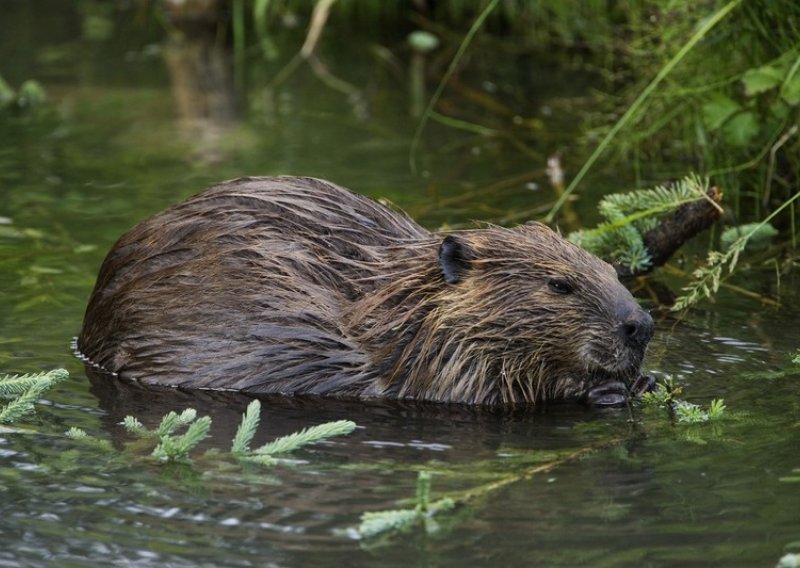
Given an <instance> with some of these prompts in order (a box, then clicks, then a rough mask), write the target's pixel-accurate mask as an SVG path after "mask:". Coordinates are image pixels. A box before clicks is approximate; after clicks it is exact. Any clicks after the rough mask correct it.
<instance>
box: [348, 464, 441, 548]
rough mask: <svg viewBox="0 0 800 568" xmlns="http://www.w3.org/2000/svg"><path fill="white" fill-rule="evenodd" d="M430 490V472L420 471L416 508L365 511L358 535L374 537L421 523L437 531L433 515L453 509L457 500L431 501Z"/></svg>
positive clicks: (400, 530)
mask: <svg viewBox="0 0 800 568" xmlns="http://www.w3.org/2000/svg"><path fill="white" fill-rule="evenodd" d="M430 491H431V474H430V472H427V471H421V472H419V475H418V476H417V491H416V502H415V506H414V508H413V509H393V510H388V511H376V512H367V513H364V514H362V515H361V524H360V525H359V526H358V528H357V529H356V531H357V532H358V535H359V536H360V537H361V538H372V537H375V536H378V535H381V534H384V533H389V532H405V531H408V530H410V529H411V528H413V527H415V526H419V525H421V526H423V527H424V529H425V531H426V532H428V533H431V532H435V531H436V530H437V529H438V525H437V524H436V523H435V522H434V520H433V517H434V516H435V515H437V514H439V513H442V512H445V511H449V510H451V509H453V508H454V507H455V501H453V500H452V499H449V498H446V497H445V498H443V499H439V500H438V501H435V502H433V503H431V502H430Z"/></svg>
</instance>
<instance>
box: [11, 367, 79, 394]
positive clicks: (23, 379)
mask: <svg viewBox="0 0 800 568" xmlns="http://www.w3.org/2000/svg"><path fill="white" fill-rule="evenodd" d="M67 377H69V373H68V372H67V371H66V370H65V369H53V370H52V371H47V372H43V373H32V374H31V373H28V374H25V375H6V376H4V377H0V397H2V398H15V397H17V396H19V395H21V394H23V393H25V392H26V391H28V390H30V389H31V388H33V387H36V386H41V385H45V386H44V388H45V389H46V388H49V387H51V386H53V385H54V384H55V383H57V382H60V381H63V380H64V379H66V378H67Z"/></svg>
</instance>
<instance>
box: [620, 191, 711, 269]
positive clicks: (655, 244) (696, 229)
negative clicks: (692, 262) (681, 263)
mask: <svg viewBox="0 0 800 568" xmlns="http://www.w3.org/2000/svg"><path fill="white" fill-rule="evenodd" d="M706 196H707V197H708V199H698V200H697V201H692V202H691V203H685V204H683V205H681V206H680V207H678V208H677V209H676V210H675V211H673V212H672V213H671V214H670V215H668V216H667V217H665V218H664V219H662V220H661V222H660V223H659V224H658V225H656V227H655V228H653V229H652V230H650V231H648V232H647V233H645V235H644V236H643V237H642V241H643V242H644V246H645V248H647V252H648V253H650V258H651V259H652V263H651V264H650V266H649V267H648V268H647V269H646V270H641V271H638V272H631V270H630V268H628V267H624V266H619V265H617V266H615V268H616V269H617V273H619V275H620V276H622V277H629V276H638V275H640V274H646V273H648V272H650V271H652V270H653V269H654V268H655V267H657V266H662V265H663V264H665V263H666V262H667V261H668V260H669V259H670V257H672V255H673V254H675V251H677V250H678V249H679V248H680V247H681V246H682V245H683V244H684V243H685V242H686V241H688V240H689V239H691V238H692V237H694V236H695V235H697V234H699V233H702V232H703V231H705V230H706V229H708V228H709V227H711V225H713V224H714V223H715V222H716V221H717V219H719V218H720V216H721V215H722V208H721V207H720V205H719V204H720V202H721V201H722V192H721V191H720V190H719V189H718V188H717V187H712V188H711V189H709V190H708V193H707V194H706Z"/></svg>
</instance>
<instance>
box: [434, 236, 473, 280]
mask: <svg viewBox="0 0 800 568" xmlns="http://www.w3.org/2000/svg"><path fill="white" fill-rule="evenodd" d="M472 258H473V252H472V249H471V248H470V246H469V244H467V243H466V242H465V241H464V240H463V239H460V238H458V237H456V236H454V235H447V236H446V237H445V238H444V240H443V241H442V244H441V245H440V246H439V266H440V267H441V268H442V276H443V277H444V281H445V282H447V283H448V284H458V283H459V282H461V278H462V276H464V274H465V273H466V272H467V271H468V270H469V268H470V266H471V265H472Z"/></svg>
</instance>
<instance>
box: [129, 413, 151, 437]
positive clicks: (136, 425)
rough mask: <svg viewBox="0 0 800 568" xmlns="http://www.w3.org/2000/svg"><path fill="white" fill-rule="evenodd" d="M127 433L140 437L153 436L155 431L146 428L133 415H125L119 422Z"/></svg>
mask: <svg viewBox="0 0 800 568" xmlns="http://www.w3.org/2000/svg"><path fill="white" fill-rule="evenodd" d="M120 424H122V426H123V427H124V428H125V430H127V431H128V432H129V433H131V434H134V435H136V436H139V437H140V438H155V437H156V433H155V432H153V431H152V430H148V429H147V428H145V427H144V425H143V424H142V423H141V422H139V420H138V419H137V418H136V417H134V416H126V417H125V418H124V419H123V421H122V422H121V423H120Z"/></svg>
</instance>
